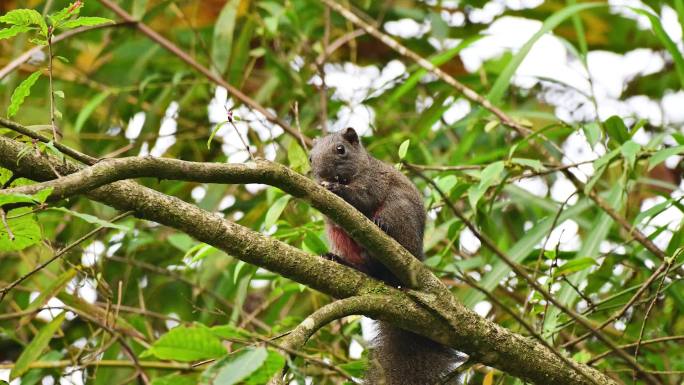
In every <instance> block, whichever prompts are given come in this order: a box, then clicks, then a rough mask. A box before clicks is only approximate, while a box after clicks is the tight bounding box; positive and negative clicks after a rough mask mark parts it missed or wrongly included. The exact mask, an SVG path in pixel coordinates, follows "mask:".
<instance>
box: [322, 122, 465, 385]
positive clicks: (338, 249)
mask: <svg viewBox="0 0 684 385" xmlns="http://www.w3.org/2000/svg"><path fill="white" fill-rule="evenodd" d="M309 161H310V162H311V169H312V173H313V176H314V178H315V179H316V181H317V182H319V183H320V184H321V185H322V186H324V187H326V188H327V189H328V190H330V191H331V192H333V193H335V194H336V195H338V196H340V197H341V198H342V199H344V200H345V201H347V202H348V203H349V204H351V205H352V206H354V207H355V208H356V209H357V210H359V211H360V212H361V213H363V214H364V215H365V216H366V217H368V218H369V219H371V220H372V221H373V222H374V223H375V224H377V225H378V227H380V228H381V229H382V230H383V231H384V232H385V233H387V234H388V235H389V236H391V237H392V238H394V239H395V240H397V242H399V243H400V244H401V245H402V246H403V247H404V248H405V249H406V250H408V251H409V252H410V253H411V254H413V255H414V256H415V257H416V258H418V259H419V260H423V259H424V254H423V232H424V231H425V216H426V213H425V207H424V205H423V199H422V197H421V194H420V192H419V191H418V189H417V188H416V186H415V185H414V184H413V183H411V181H410V180H409V179H408V178H407V177H406V176H405V175H404V174H402V173H401V172H400V171H398V170H396V169H395V168H394V167H393V166H392V165H389V164H387V163H384V162H382V161H380V160H378V159H376V158H374V157H373V156H372V155H370V154H369V153H368V152H367V151H366V149H365V148H364V147H363V145H362V143H361V141H360V140H359V136H358V135H357V133H356V131H355V130H354V129H353V128H347V129H346V130H343V131H341V132H336V133H332V134H329V135H327V136H325V137H323V138H319V139H316V140H315V141H314V145H313V148H312V149H311V153H310V157H309ZM326 231H327V235H328V239H329V241H330V244H331V249H332V252H331V253H328V254H325V255H324V257H326V258H328V259H332V260H335V261H337V262H339V263H342V264H345V265H347V266H350V267H353V268H355V269H357V270H359V271H362V272H364V273H366V274H368V275H370V276H372V277H375V278H378V279H381V280H383V281H385V282H386V283H388V284H390V285H393V286H397V284H398V281H397V280H396V278H394V277H393V276H392V274H391V273H390V272H389V270H387V269H386V268H385V267H384V266H383V265H382V264H381V263H380V262H378V261H376V260H374V259H373V258H372V256H370V255H369V254H368V253H367V252H366V250H364V249H363V247H361V246H360V245H359V244H357V243H356V242H355V241H354V240H353V239H351V237H349V235H347V233H346V232H345V231H344V230H343V229H342V228H340V227H339V226H337V225H336V224H335V223H333V222H332V221H330V220H329V219H326ZM371 346H372V349H371V354H370V362H371V365H370V368H369V370H368V373H366V378H365V382H364V384H367V385H432V384H452V383H455V382H453V381H456V380H455V379H453V380H451V381H448V380H446V381H445V379H444V377H445V376H447V375H448V374H449V372H451V371H453V369H454V368H455V367H456V366H457V365H456V364H457V363H459V362H460V361H459V355H458V352H456V351H455V350H453V349H451V348H448V347H446V346H443V345H440V344H438V343H436V342H434V341H432V340H429V339H427V338H425V337H422V336H419V335H417V334H414V333H411V332H409V331H406V330H403V329H400V328H397V327H395V326H392V325H390V324H388V323H385V322H378V336H377V337H376V338H375V340H374V341H373V342H372V344H371Z"/></svg>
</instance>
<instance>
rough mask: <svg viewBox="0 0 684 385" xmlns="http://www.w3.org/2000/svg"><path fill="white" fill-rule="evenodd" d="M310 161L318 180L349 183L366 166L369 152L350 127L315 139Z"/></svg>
mask: <svg viewBox="0 0 684 385" xmlns="http://www.w3.org/2000/svg"><path fill="white" fill-rule="evenodd" d="M309 162H310V163H311V171H312V173H313V176H314V178H315V179H316V181H318V182H338V183H342V184H348V183H349V182H351V180H352V179H353V178H354V177H355V176H356V175H357V174H358V173H359V172H360V171H361V170H363V169H364V167H365V166H366V164H367V162H368V153H367V152H366V150H365V149H364V148H363V145H362V144H361V141H360V140H359V135H358V134H357V133H356V131H355V130H354V129H353V128H351V127H349V128H347V129H344V130H342V131H339V132H335V133H332V134H329V135H327V136H324V137H322V138H319V139H316V140H314V144H313V148H312V149H311V152H310V154H309Z"/></svg>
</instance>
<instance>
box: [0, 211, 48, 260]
mask: <svg viewBox="0 0 684 385" xmlns="http://www.w3.org/2000/svg"><path fill="white" fill-rule="evenodd" d="M31 211H32V209H31V208H30V207H20V208H18V209H14V210H10V211H9V212H7V226H8V227H9V228H10V230H11V231H12V237H13V238H14V239H12V237H11V236H10V234H9V233H8V232H7V227H5V226H4V225H3V224H0V252H2V251H18V250H23V249H25V248H27V247H29V246H32V245H35V244H36V243H38V242H40V239H41V231H40V226H39V225H38V222H37V221H36V216H35V214H32V213H31Z"/></svg>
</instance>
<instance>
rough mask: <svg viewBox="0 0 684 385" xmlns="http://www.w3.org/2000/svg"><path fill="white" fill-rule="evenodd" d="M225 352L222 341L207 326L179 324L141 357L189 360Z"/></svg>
mask: <svg viewBox="0 0 684 385" xmlns="http://www.w3.org/2000/svg"><path fill="white" fill-rule="evenodd" d="M224 354H226V349H225V348H224V347H223V345H222V344H221V341H220V340H219V339H218V338H217V337H216V336H215V335H214V334H213V333H212V332H211V330H209V328H207V327H206V326H193V327H186V326H178V327H176V328H173V329H171V330H170V331H169V332H168V333H166V334H164V335H163V336H161V337H160V338H159V339H158V340H157V341H155V342H154V343H153V344H152V346H150V348H149V349H147V350H146V351H145V352H143V354H142V355H141V356H140V357H141V358H145V357H150V356H154V357H157V358H159V359H162V360H176V361H183V362H189V361H197V360H204V359H209V358H218V357H221V356H223V355H224Z"/></svg>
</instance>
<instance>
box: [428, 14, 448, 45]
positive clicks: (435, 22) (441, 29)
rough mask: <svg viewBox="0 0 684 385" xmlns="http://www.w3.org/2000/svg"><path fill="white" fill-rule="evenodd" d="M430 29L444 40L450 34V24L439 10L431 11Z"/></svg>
mask: <svg viewBox="0 0 684 385" xmlns="http://www.w3.org/2000/svg"><path fill="white" fill-rule="evenodd" d="M429 18H430V27H431V28H430V31H431V33H432V36H434V37H436V38H437V39H440V40H443V39H445V38H447V37H448V36H449V25H448V24H447V23H446V22H445V21H444V19H442V16H441V15H440V14H439V13H437V12H430V15H429Z"/></svg>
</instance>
